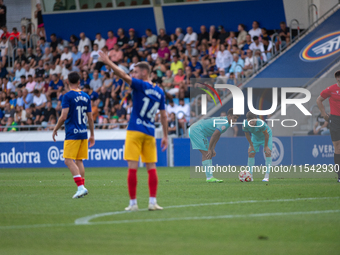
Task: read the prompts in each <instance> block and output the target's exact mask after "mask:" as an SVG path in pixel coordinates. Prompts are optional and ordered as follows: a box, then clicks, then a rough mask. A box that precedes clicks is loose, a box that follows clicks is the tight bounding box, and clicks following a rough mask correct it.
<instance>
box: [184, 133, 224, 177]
mask: <svg viewBox="0 0 340 255" xmlns="http://www.w3.org/2000/svg"><path fill="white" fill-rule="evenodd" d="M189 137H190V142H191V146H192V148H193V149H194V150H199V151H200V152H201V153H202V166H203V168H204V170H205V175H206V181H207V182H209V183H220V182H223V181H222V180H218V179H216V178H214V176H213V173H212V159H211V158H208V157H207V154H208V148H209V141H208V139H207V138H206V137H204V136H202V135H201V134H200V132H199V131H197V132H196V131H195V129H193V128H190V129H189ZM215 155H216V153H215V154H214V155H213V157H214V156H215Z"/></svg>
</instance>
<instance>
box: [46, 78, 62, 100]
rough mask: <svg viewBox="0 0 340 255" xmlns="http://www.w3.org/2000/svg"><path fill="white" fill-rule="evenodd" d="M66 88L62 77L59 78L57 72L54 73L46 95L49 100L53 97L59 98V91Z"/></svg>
mask: <svg viewBox="0 0 340 255" xmlns="http://www.w3.org/2000/svg"><path fill="white" fill-rule="evenodd" d="M63 88H64V83H63V81H62V80H61V79H59V77H58V75H57V74H53V75H52V80H51V82H50V84H49V87H48V91H47V92H46V96H47V97H48V99H49V100H51V99H52V98H57V96H58V93H60V92H61V90H62V89H63Z"/></svg>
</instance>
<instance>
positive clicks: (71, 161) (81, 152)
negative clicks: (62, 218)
mask: <svg viewBox="0 0 340 255" xmlns="http://www.w3.org/2000/svg"><path fill="white" fill-rule="evenodd" d="M68 81H69V83H70V91H69V92H67V93H66V94H65V95H64V96H63V101H62V104H61V106H62V110H61V116H60V118H59V120H58V123H57V125H56V126H55V128H54V130H53V135H52V137H53V140H54V141H56V140H55V136H57V135H58V134H57V132H58V130H59V128H60V127H61V126H62V125H63V124H64V122H65V133H66V137H65V141H64V158H65V164H66V165H67V167H68V168H69V169H70V171H71V173H72V175H73V179H74V182H75V183H76V184H77V186H78V191H77V192H76V194H74V196H73V197H72V198H80V197H83V196H86V195H87V194H88V191H87V189H86V188H85V187H84V183H85V168H84V164H83V159H87V156H88V140H87V126H86V122H87V121H88V123H89V128H90V131H91V135H90V139H89V141H90V147H92V146H93V145H94V131H93V130H94V127H93V118H92V109H91V99H90V97H89V95H87V94H86V93H85V92H83V91H81V90H80V89H79V85H80V77H79V74H78V73H76V72H71V73H69V75H68Z"/></svg>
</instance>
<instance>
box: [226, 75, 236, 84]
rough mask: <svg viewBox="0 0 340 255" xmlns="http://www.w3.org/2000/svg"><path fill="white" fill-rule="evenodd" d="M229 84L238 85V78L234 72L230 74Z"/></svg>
mask: <svg viewBox="0 0 340 255" xmlns="http://www.w3.org/2000/svg"><path fill="white" fill-rule="evenodd" d="M227 84H230V85H237V84H238V82H237V78H236V76H235V74H234V73H230V74H229V77H228V80H227Z"/></svg>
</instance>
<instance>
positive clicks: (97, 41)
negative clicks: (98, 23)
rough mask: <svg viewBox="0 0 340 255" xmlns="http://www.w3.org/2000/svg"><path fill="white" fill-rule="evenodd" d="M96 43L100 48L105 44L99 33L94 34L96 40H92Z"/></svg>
mask: <svg viewBox="0 0 340 255" xmlns="http://www.w3.org/2000/svg"><path fill="white" fill-rule="evenodd" d="M93 43H94V44H97V45H98V49H99V50H101V49H102V48H103V47H104V46H105V45H106V40H105V39H104V38H103V37H102V35H101V34H100V33H97V34H96V40H94V42H93Z"/></svg>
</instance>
